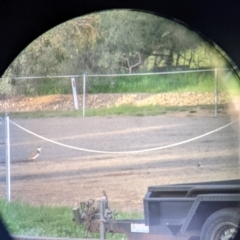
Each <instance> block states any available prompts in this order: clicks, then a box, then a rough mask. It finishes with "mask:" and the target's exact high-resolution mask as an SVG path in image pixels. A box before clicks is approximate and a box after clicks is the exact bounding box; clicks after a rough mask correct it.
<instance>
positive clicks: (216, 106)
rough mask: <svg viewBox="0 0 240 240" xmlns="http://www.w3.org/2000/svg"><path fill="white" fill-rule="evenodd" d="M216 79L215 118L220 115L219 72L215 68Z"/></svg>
mask: <svg viewBox="0 0 240 240" xmlns="http://www.w3.org/2000/svg"><path fill="white" fill-rule="evenodd" d="M214 78H215V117H216V116H217V114H218V70H217V68H215V71H214Z"/></svg>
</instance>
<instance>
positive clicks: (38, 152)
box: [28, 147, 42, 160]
mask: <svg viewBox="0 0 240 240" xmlns="http://www.w3.org/2000/svg"><path fill="white" fill-rule="evenodd" d="M41 150H42V148H41V147H38V148H37V151H34V152H33V153H32V154H31V155H30V157H29V159H28V160H36V159H37V158H38V157H39V156H40V154H41Z"/></svg>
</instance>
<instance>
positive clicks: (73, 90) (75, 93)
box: [71, 78, 78, 109]
mask: <svg viewBox="0 0 240 240" xmlns="http://www.w3.org/2000/svg"><path fill="white" fill-rule="evenodd" d="M71 82H72V92H73V101H74V107H75V109H78V98H77V85H76V80H75V78H71Z"/></svg>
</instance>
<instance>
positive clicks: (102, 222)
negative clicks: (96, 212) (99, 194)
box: [100, 198, 106, 240]
mask: <svg viewBox="0 0 240 240" xmlns="http://www.w3.org/2000/svg"><path fill="white" fill-rule="evenodd" d="M105 206H106V200H105V198H101V200H100V240H104V239H105V237H106V231H105Z"/></svg>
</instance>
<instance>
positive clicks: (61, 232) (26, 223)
mask: <svg viewBox="0 0 240 240" xmlns="http://www.w3.org/2000/svg"><path fill="white" fill-rule="evenodd" d="M0 213H1V217H2V218H3V221H4V222H5V224H6V226H7V228H8V230H9V232H10V233H11V234H13V235H22V236H48V237H71V238H84V237H85V229H84V228H83V226H78V225H76V224H75V223H74V222H73V221H72V218H73V214H72V209H71V208H69V207H64V206H62V207H61V206H56V207H50V206H43V205H42V206H31V205H30V204H27V203H23V202H21V201H14V202H11V203H7V202H6V201H5V200H2V199H1V200H0ZM141 218H142V215H141V214H140V213H136V212H133V213H119V217H118V219H141ZM91 237H93V238H99V234H91ZM123 237H124V235H123V234H114V235H111V234H110V235H108V239H109V238H111V239H122V238H123Z"/></svg>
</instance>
